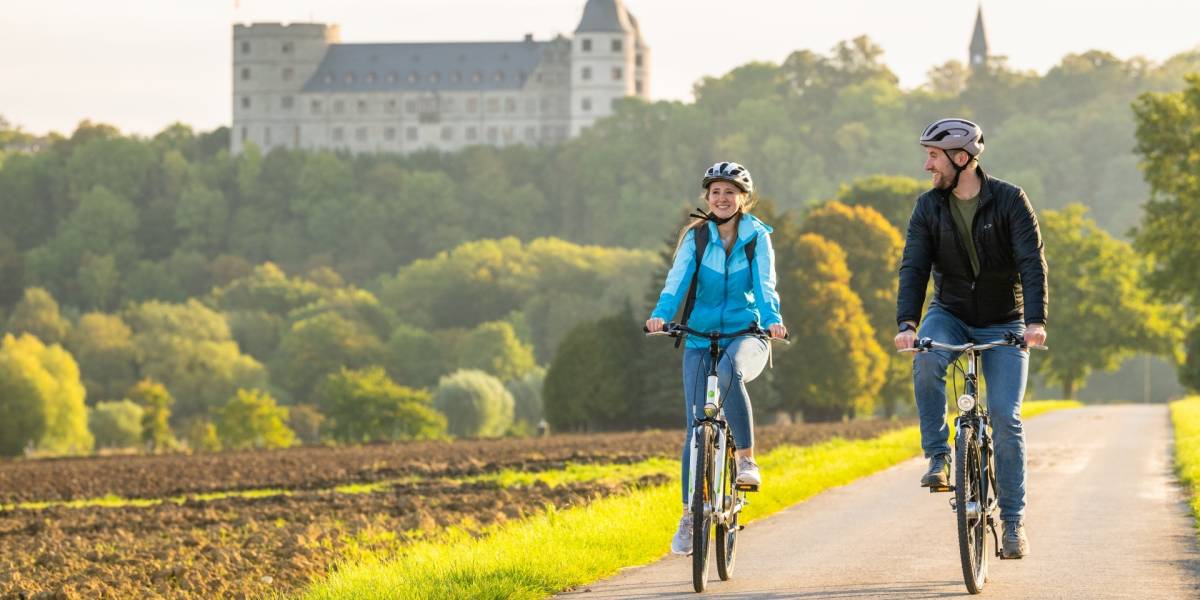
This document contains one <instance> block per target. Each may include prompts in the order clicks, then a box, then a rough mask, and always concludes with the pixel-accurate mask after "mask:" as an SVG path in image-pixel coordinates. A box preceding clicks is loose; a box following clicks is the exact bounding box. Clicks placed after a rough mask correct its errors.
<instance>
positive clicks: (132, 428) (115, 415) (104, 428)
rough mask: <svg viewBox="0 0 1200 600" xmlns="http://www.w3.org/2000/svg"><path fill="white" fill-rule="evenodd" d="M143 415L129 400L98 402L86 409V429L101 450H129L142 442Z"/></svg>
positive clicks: (139, 407) (140, 409)
mask: <svg viewBox="0 0 1200 600" xmlns="http://www.w3.org/2000/svg"><path fill="white" fill-rule="evenodd" d="M144 413H145V411H144V410H143V409H142V407H141V406H138V405H137V404H136V403H134V402H132V401H130V400H120V401H114V402H99V403H97V404H96V406H95V407H93V408H90V409H88V428H89V429H91V431H92V435H94V436H96V445H97V446H100V447H101V448H131V447H134V446H137V445H138V444H140V443H141V442H142V417H143V416H144Z"/></svg>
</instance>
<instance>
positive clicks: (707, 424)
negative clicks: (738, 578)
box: [643, 322, 787, 592]
mask: <svg viewBox="0 0 1200 600" xmlns="http://www.w3.org/2000/svg"><path fill="white" fill-rule="evenodd" d="M643 331H646V330H645V328H643ZM646 334H647V335H652V336H653V335H663V336H668V337H680V336H683V335H687V334H690V335H694V336H697V337H702V338H706V339H708V341H709V346H708V348H709V356H710V358H711V359H712V360H710V361H709V363H710V364H709V371H708V380H707V383H706V386H705V397H704V414H703V416H696V418H695V420H694V421H693V424H692V441H691V444H692V453H691V461H690V465H691V469H690V470H689V474H690V477H689V478H688V493H687V497H689V498H691V499H692V500H691V511H692V587H694V588H695V590H696V591H697V592H703V591H704V589H705V588H706V587H707V585H708V542H709V536H710V535H711V534H712V529H713V526H714V525H715V526H716V540H717V545H716V559H717V575H718V576H720V578H721V581H728V580H729V578H730V577H732V576H733V564H734V558H735V553H736V551H737V534H738V532H739V531H741V530H742V528H744V527H745V526H744V525H739V524H738V513H740V512H741V511H742V509H743V508H744V507H745V506H746V505H748V504H749V502H748V501H747V500H746V494H747V493H748V492H756V491H758V486H756V485H745V484H738V483H736V480H737V457H736V455H735V453H734V443H733V432H732V431H730V429H729V426H728V424H727V423H726V422H725V413H724V411H723V408H724V398H722V397H721V390H720V386H719V381H718V378H717V364H718V363H719V362H720V360H721V349H720V345H719V344H720V341H721V340H722V339H729V338H736V337H741V336H743V335H752V336H755V337H758V338H760V339H764V340H772V341H779V342H784V343H787V340H785V339H780V338H772V337H770V336H769V335H768V334H767V332H766V331H765V330H763V329H762V328H761V327H759V326H758V325H756V324H755V325H751V326H750V327H748V328H746V329H743V330H741V331H738V332H734V333H721V332H719V331H713V332H702V331H696V330H694V329H691V328H690V327H688V326H686V325H681V324H678V323H673V322H672V323H666V324H665V325H664V327H663V330H662V331H660V332H654V333H650V332H649V331H646ZM689 408H691V406H690V405H689ZM693 410H694V409H693ZM697 465H703V466H704V468H703V469H699V468H697Z"/></svg>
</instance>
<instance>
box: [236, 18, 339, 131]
mask: <svg viewBox="0 0 1200 600" xmlns="http://www.w3.org/2000/svg"><path fill="white" fill-rule="evenodd" d="M338 41H339V32H338V27H337V25H324V24H321V23H291V24H286V25H285V24H281V23H253V24H250V25H234V26H233V126H232V129H231V131H230V150H231V151H232V152H233V153H234V154H237V153H239V152H241V151H242V149H243V148H245V145H246V144H247V143H249V142H253V143H254V144H255V145H257V146H258V147H259V148H260V149H262V151H263V152H264V153H265V152H267V151H268V150H270V149H271V148H274V147H286V148H296V147H299V145H300V126H299V121H300V118H301V116H302V114H303V113H302V110H303V109H304V107H303V106H301V105H300V104H301V103H300V91H301V90H302V89H303V88H304V84H305V83H306V82H307V81H308V79H309V77H311V76H312V74H313V71H315V70H316V69H317V66H318V65H319V64H321V59H322V58H323V57H324V56H325V50H326V48H327V47H328V46H329V44H332V43H336V42H338Z"/></svg>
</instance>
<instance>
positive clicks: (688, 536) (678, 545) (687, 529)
mask: <svg viewBox="0 0 1200 600" xmlns="http://www.w3.org/2000/svg"><path fill="white" fill-rule="evenodd" d="M691 553H692V513H691V512H690V511H684V512H683V517H682V518H681V519H679V530H678V531H676V532H675V537H673V538H671V554H678V555H680V556H688V555H690V554H691Z"/></svg>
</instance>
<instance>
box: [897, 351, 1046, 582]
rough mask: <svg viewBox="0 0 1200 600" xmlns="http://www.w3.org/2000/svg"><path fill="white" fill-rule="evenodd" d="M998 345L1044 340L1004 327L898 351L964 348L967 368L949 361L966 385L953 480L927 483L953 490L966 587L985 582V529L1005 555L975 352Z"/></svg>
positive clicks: (960, 404) (960, 399)
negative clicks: (989, 338)
mask: <svg viewBox="0 0 1200 600" xmlns="http://www.w3.org/2000/svg"><path fill="white" fill-rule="evenodd" d="M997 346H1017V347H1018V348H1021V349H1023V350H1024V349H1028V348H1031V347H1032V348H1036V349H1038V350H1045V349H1046V347H1045V346H1028V345H1027V344H1025V340H1024V339H1022V338H1021V337H1020V336H1018V335H1017V334H1015V333H1012V332H1011V331H1010V332H1005V334H1004V339H1003V340H998V341H995V342H988V343H985V344H974V343H967V344H958V345H951V344H943V343H941V342H937V341H934V340H932V339H930V338H921V339H919V340H917V342H916V344H915V345H914V346H913V347H912V348H907V349H903V350H900V351H901V352H929V351H931V350H934V349H937V350H947V351H950V352H962V353H965V354H966V362H967V368H966V370H965V371H964V370H963V368H962V367H961V366H959V364H958V362H957V361H955V362H954V363H952V364H953V365H954V368H955V370H956V371H957V372H958V373H959V374H961V375H962V376H963V380H964V390H963V394H962V395H961V396H957V399H956V403H957V404H958V410H959V414H958V418H957V419H955V421H954V425H955V428H956V429H957V433H956V434H955V436H954V464H955V468H954V485H950V486H945V487H932V486H931V487H930V488H929V492H930V493H931V494H936V493H940V492H954V498H952V499H951V500H950V508H951V510H953V511H954V513H955V516H956V520H957V521H958V553H959V558H960V559H961V560H962V570H963V581H964V582H965V583H966V585H967V591H968V592H970V593H972V594H978V593H979V592H982V591H983V586H984V584H985V583H986V582H987V568H988V554H987V532H988V531H991V534H992V545H993V549H994V551H995V555H996V557H998V558H1000V559H1001V560H1003V559H1004V556H1003V554H1002V553H1001V552H1000V537H999V534H998V533H997V532H996V518H995V514H996V511H997V508H998V506H999V500H998V496H997V494H996V493H995V491H994V490H996V470H995V457H994V456H993V453H992V436H991V430H990V426H991V419H990V417H989V416H988V413H987V408H986V407H985V406H984V405H983V402H982V400H983V398H982V396H981V394H980V393H979V379H978V375H977V374H978V372H979V355H980V353H982V352H983V351H984V350H989V349H991V348H995V347H997Z"/></svg>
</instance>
